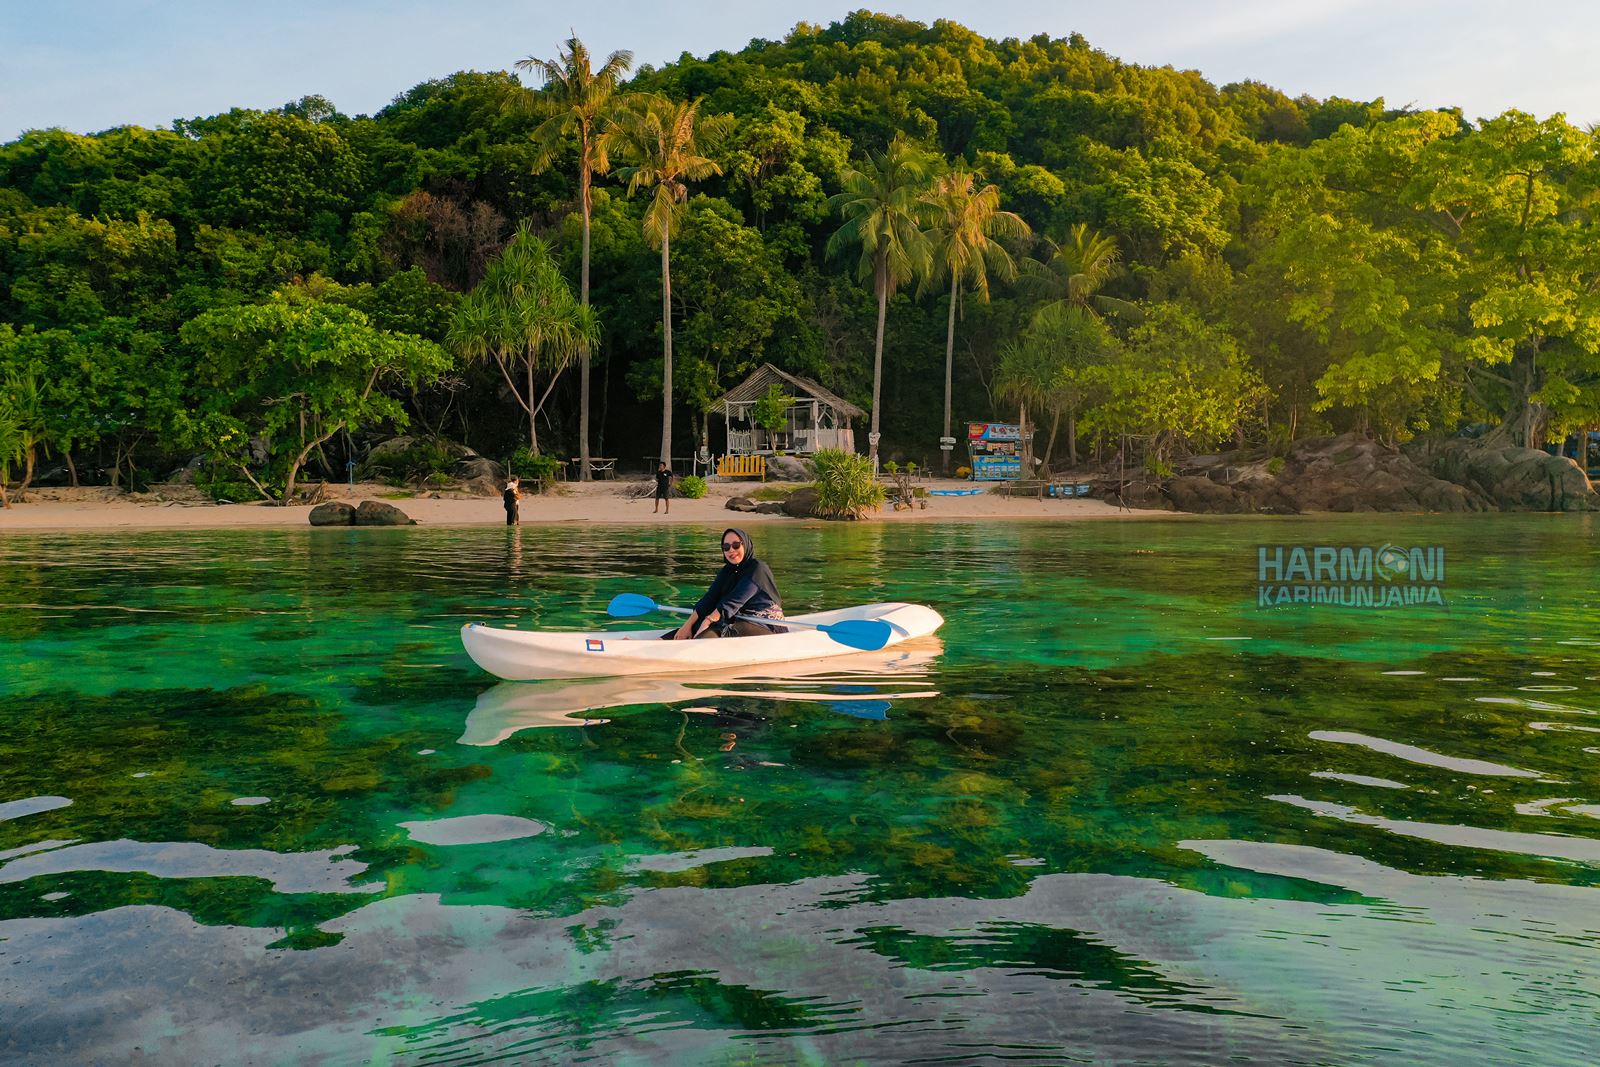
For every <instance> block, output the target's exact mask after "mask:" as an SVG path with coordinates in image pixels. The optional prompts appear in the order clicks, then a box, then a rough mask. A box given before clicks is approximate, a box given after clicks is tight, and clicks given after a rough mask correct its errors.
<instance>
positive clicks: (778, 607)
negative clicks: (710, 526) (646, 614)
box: [661, 528, 788, 641]
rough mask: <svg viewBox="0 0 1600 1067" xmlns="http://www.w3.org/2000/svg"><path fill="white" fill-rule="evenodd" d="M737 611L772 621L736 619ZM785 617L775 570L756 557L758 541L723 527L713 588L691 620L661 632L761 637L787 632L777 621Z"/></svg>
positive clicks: (673, 637) (679, 636)
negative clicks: (752, 541)
mask: <svg viewBox="0 0 1600 1067" xmlns="http://www.w3.org/2000/svg"><path fill="white" fill-rule="evenodd" d="M735 615H755V616H758V617H759V618H760V619H762V620H767V619H771V620H773V622H772V623H766V622H752V621H751V620H749V619H736V618H734V616H735ZM782 620H783V602H782V600H780V599H779V597H778V583H777V582H775V581H773V578H772V571H771V570H770V569H769V568H768V567H767V565H766V564H765V563H762V562H761V561H760V560H759V559H756V548H755V545H754V544H752V543H751V541H750V535H749V534H747V533H745V532H744V531H743V530H737V529H731V528H730V529H727V530H724V531H722V569H721V570H720V571H718V572H717V576H716V577H715V578H713V579H712V580H711V588H709V589H707V590H706V595H705V596H703V597H701V598H700V601H699V603H697V604H695V606H694V614H693V615H690V616H689V621H688V622H686V623H684V624H683V625H682V626H680V627H678V628H677V629H676V630H668V631H667V632H666V633H664V634H662V635H661V636H662V638H663V639H664V640H667V641H683V640H687V639H689V638H691V637H760V636H761V635H763V634H773V633H780V634H781V633H787V632H788V631H787V630H786V628H785V627H783V626H779V625H776V623H778V622H781V621H782Z"/></svg>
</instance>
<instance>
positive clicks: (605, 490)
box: [0, 480, 1174, 534]
mask: <svg viewBox="0 0 1600 1067" xmlns="http://www.w3.org/2000/svg"><path fill="white" fill-rule="evenodd" d="M647 484H648V483H645V482H640V481H620V480H619V481H599V482H582V483H580V482H563V483H560V484H559V485H558V486H557V488H556V489H555V490H554V491H552V492H550V493H546V494H542V495H528V496H524V497H523V499H522V524H523V525H524V526H537V525H555V524H569V523H607V524H616V525H636V524H640V523H679V524H691V525H697V526H707V527H724V526H728V525H732V524H735V523H737V524H738V525H748V524H759V523H766V522H798V521H802V520H797V519H791V518H789V517H787V516H784V515H759V514H754V513H749V512H734V511H729V510H728V509H727V502H728V500H729V498H730V497H734V496H743V495H746V494H749V493H751V492H752V491H753V490H755V489H757V488H759V487H760V484H761V483H759V482H753V481H750V480H741V481H728V482H712V483H711V485H710V489H709V492H708V493H707V494H706V496H705V497H703V498H701V499H699V500H685V499H677V500H673V501H672V502H671V511H670V512H661V513H654V512H652V507H653V505H654V504H655V501H654V500H652V499H651V498H650V497H648V496H633V495H630V494H633V493H639V492H641V491H643V490H644V488H645V486H646V485H647ZM919 484H920V485H921V487H922V488H925V489H971V488H974V485H973V483H972V482H963V481H954V480H951V481H939V480H929V481H926V482H922V483H919ZM327 492H328V499H331V500H344V501H347V502H349V503H352V504H354V503H355V502H356V501H359V500H381V501H383V502H384V503H388V504H393V505H394V506H395V507H398V508H400V509H401V510H402V511H404V512H405V513H406V514H407V515H409V516H411V518H413V519H415V520H417V523H418V524H419V525H425V526H501V525H504V523H505V511H504V509H503V507H502V506H501V503H500V498H499V497H481V496H468V495H465V494H461V493H455V492H452V491H450V490H447V489H446V490H440V491H438V492H436V493H434V492H423V493H419V494H418V495H416V496H411V497H396V495H395V494H396V492H397V491H396V490H395V489H394V488H393V487H391V486H387V485H376V484H367V485H363V484H359V483H358V484H356V485H353V486H352V485H329V486H328V490H327ZM310 511H311V507H310V505H297V506H290V507H276V506H273V505H270V504H265V503H249V504H213V503H210V502H208V501H206V500H204V498H203V497H201V496H200V494H199V493H198V492H197V491H196V490H194V489H193V488H192V487H190V486H176V485H174V486H155V487H153V488H152V490H151V491H150V492H148V493H121V492H118V491H117V490H113V489H107V488H103V487H93V488H81V489H34V490H30V491H29V493H28V499H27V501H26V502H24V503H14V504H13V506H12V507H11V508H9V509H4V510H0V534H4V533H9V532H11V531H26V530H51V531H70V530H123V529H151V530H155V529H228V528H233V527H247V526H248V527H268V526H270V527H290V526H308V525H309V523H310V520H309V518H308V516H309V513H310ZM1173 514H1174V513H1173V512H1167V511H1129V510H1127V509H1124V508H1119V507H1117V506H1115V505H1113V504H1107V503H1105V502H1104V501H1099V500H1073V499H1054V498H1049V497H1047V498H1045V499H1043V500H1041V499H1038V498H1033V497H1014V496H1001V495H999V494H996V493H991V492H987V491H985V492H982V493H979V494H978V495H976V496H933V497H929V498H928V506H927V508H926V509H922V508H916V509H911V510H906V511H894V510H893V509H891V508H889V507H887V506H886V507H885V508H884V509H883V510H882V511H880V512H876V513H873V514H870V515H869V516H868V518H867V519H866V520H865V521H868V522H962V521H985V520H991V519H1045V520H1068V521H1070V520H1077V519H1146V518H1157V517H1171V516H1172V515H1173ZM803 521H807V522H820V521H823V520H820V519H809V520H803Z"/></svg>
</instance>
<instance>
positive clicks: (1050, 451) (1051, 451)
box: [1044, 411, 1061, 471]
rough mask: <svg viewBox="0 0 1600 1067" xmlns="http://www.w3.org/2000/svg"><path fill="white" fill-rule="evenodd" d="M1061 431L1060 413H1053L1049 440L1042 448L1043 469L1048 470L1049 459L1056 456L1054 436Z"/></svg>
mask: <svg viewBox="0 0 1600 1067" xmlns="http://www.w3.org/2000/svg"><path fill="white" fill-rule="evenodd" d="M1060 430H1061V412H1060V411H1055V412H1052V413H1051V416H1050V440H1049V442H1048V443H1047V444H1046V445H1045V446H1044V469H1045V470H1047V471H1048V470H1049V469H1050V457H1051V456H1053V455H1055V454H1056V434H1057V433H1058V432H1059V431H1060Z"/></svg>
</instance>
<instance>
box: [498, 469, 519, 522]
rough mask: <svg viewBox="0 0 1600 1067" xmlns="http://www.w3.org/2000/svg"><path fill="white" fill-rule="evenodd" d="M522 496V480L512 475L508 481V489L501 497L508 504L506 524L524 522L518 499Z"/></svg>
mask: <svg viewBox="0 0 1600 1067" xmlns="http://www.w3.org/2000/svg"><path fill="white" fill-rule="evenodd" d="M521 498H522V482H521V481H519V480H518V479H517V478H515V477H512V478H510V479H509V480H507V482H506V491H505V492H504V493H501V494H500V499H501V500H503V501H505V505H506V525H507V526H517V525H519V524H520V523H521V522H522V513H521V508H520V506H519V505H518V503H517V501H518V500H520V499H521Z"/></svg>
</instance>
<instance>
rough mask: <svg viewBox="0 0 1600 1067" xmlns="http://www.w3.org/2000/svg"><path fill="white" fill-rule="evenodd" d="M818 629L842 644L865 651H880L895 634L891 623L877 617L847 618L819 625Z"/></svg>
mask: <svg viewBox="0 0 1600 1067" xmlns="http://www.w3.org/2000/svg"><path fill="white" fill-rule="evenodd" d="M817 629H819V630H821V631H822V632H823V633H825V634H827V635H828V636H829V637H831V638H833V639H834V640H835V641H837V642H839V643H840V644H841V645H849V646H850V647H851V648H859V649H861V651H863V652H876V651H878V649H880V648H882V647H883V646H884V645H887V644H888V643H889V638H890V637H892V636H894V631H893V630H892V629H890V627H889V624H888V623H886V622H880V621H878V620H877V619H846V620H845V621H844V622H836V623H831V624H830V625H827V626H819V627H817Z"/></svg>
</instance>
